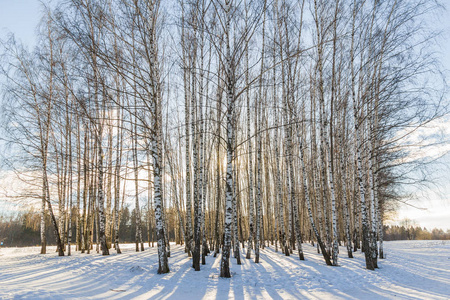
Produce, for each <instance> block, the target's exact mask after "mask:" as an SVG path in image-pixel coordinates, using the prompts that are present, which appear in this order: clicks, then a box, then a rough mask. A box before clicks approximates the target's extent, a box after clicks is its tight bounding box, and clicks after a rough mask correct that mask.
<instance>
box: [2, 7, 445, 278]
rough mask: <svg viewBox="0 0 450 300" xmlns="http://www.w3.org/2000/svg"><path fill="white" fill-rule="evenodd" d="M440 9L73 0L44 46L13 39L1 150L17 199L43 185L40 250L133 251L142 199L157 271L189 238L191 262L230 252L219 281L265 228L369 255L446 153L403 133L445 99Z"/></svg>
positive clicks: (440, 108) (45, 26)
mask: <svg viewBox="0 0 450 300" xmlns="http://www.w3.org/2000/svg"><path fill="white" fill-rule="evenodd" d="M440 9H441V7H440V6H439V4H438V3H436V2H433V1H423V0H413V1H411V0H408V1H406V0H386V1H379V0H372V1H364V0H335V1H325V0H295V1H294V0H292V1H288V0H279V1H266V0H248V1H240V2H236V1H232V0H224V1H218V0H214V1H204V0H196V1H194V0H189V1H181V0H180V1H158V0H146V1H143V0H114V1H113V0H110V1H96V0H70V1H61V2H60V3H58V5H55V7H54V8H45V9H44V11H45V13H44V14H43V16H42V22H41V24H40V27H39V31H38V32H39V42H38V44H37V46H36V47H35V48H34V49H30V50H29V49H27V48H26V47H24V46H23V45H21V44H20V43H18V42H17V41H16V40H15V39H14V37H11V38H10V39H8V40H6V41H2V43H1V47H2V55H1V64H2V69H1V71H2V72H1V74H2V76H3V78H4V84H3V85H2V99H3V101H2V111H1V113H2V129H3V135H2V139H3V141H4V142H5V143H6V144H7V145H8V146H9V148H8V150H9V152H5V153H8V154H7V155H4V156H3V157H2V158H3V160H2V163H3V166H4V168H5V169H6V170H8V171H10V172H9V173H12V174H14V175H16V176H17V177H18V178H19V179H20V180H22V182H23V184H24V186H25V188H24V190H23V191H18V190H17V189H14V188H8V187H7V188H6V189H5V195H4V196H5V197H7V198H9V199H38V200H37V201H36V205H37V207H40V212H39V217H38V219H36V218H37V217H36V215H35V214H33V215H32V216H33V218H32V219H33V220H34V221H33V222H32V224H33V226H34V228H33V230H37V228H36V222H37V221H39V232H40V244H41V253H42V254H45V253H46V245H47V240H49V239H50V238H52V239H54V241H55V243H56V244H57V246H58V252H59V255H60V256H63V255H70V251H71V250H70V249H71V248H70V247H66V246H67V245H71V244H76V246H77V247H76V251H81V252H83V253H84V252H86V251H87V252H89V251H90V249H91V248H93V246H94V244H96V247H98V249H99V251H101V252H102V254H103V255H108V254H109V253H110V249H112V247H113V246H114V248H115V251H117V252H118V253H120V247H119V241H122V240H121V235H120V233H121V230H122V232H124V230H128V226H129V223H122V221H123V222H125V220H126V219H127V218H126V217H124V215H125V212H126V211H128V213H130V209H131V208H126V207H127V206H126V205H124V203H127V204H128V203H130V202H131V203H133V209H132V211H134V214H131V213H130V215H134V216H135V217H134V219H133V218H131V217H130V222H131V223H132V224H133V226H134V228H135V229H134V239H135V243H136V251H144V249H145V246H144V241H145V240H146V238H147V240H148V236H147V237H146V236H145V234H146V233H147V235H148V233H150V235H151V236H152V237H151V239H152V240H155V241H156V243H157V245H158V257H159V269H158V273H167V272H169V271H170V268H169V265H168V260H167V257H168V255H170V243H169V242H170V241H172V240H173V239H174V238H176V237H178V239H179V240H180V241H181V240H183V241H184V244H185V245H186V255H188V256H192V264H193V267H194V269H195V270H197V271H198V270H200V268H201V264H204V263H205V256H206V255H209V254H210V253H211V252H213V253H214V255H218V254H219V253H220V254H221V270H220V276H221V277H230V276H231V272H230V259H231V257H233V258H234V259H236V261H237V263H238V264H239V263H240V260H241V253H242V254H243V253H245V254H246V259H252V257H254V262H255V263H258V262H259V250H260V248H263V247H265V246H266V245H268V244H274V247H275V249H277V250H278V248H279V250H280V252H281V253H283V254H284V255H286V256H289V255H291V254H293V253H294V251H296V252H295V253H296V254H297V255H298V259H299V260H303V259H304V256H303V251H302V243H303V242H311V243H314V244H315V245H317V248H318V252H319V253H320V254H321V255H322V256H323V259H324V261H325V263H326V264H327V265H330V266H337V265H339V249H338V245H339V244H345V245H346V246H347V255H348V256H349V257H352V253H353V251H357V250H361V251H363V252H364V254H365V262H366V267H367V268H368V269H371V270H374V269H376V268H377V261H378V258H383V257H384V254H383V241H384V239H385V238H384V230H383V221H384V217H385V214H386V213H387V212H389V211H392V210H395V208H396V206H397V205H398V203H402V202H405V201H406V200H407V199H409V198H410V195H409V193H408V192H409V190H408V189H407V187H410V186H415V185H418V186H421V185H423V184H424V182H426V181H425V180H426V179H427V175H428V173H427V172H430V170H429V169H427V168H426V163H427V162H429V161H430V160H431V161H432V160H433V159H435V158H436V157H428V156H425V157H424V156H421V155H417V152H416V151H417V149H418V148H417V147H418V145H420V144H421V142H422V140H423V139H426V137H418V138H417V139H415V140H414V139H413V140H408V138H409V137H411V136H412V134H413V133H414V132H415V131H416V130H417V129H419V128H422V127H423V126H425V125H426V124H429V123H430V122H431V121H433V120H436V119H438V118H439V117H442V116H443V115H444V114H445V112H446V107H445V105H444V104H445V102H444V100H445V99H444V95H445V94H444V90H445V80H444V78H442V77H441V73H440V72H439V71H440V69H439V63H438V62H437V61H436V59H435V57H434V53H433V51H432V50H433V48H432V47H430V45H431V44H432V42H433V39H434V37H435V36H436V33H434V32H433V31H432V30H430V28H429V27H428V24H426V22H424V21H423V16H424V15H426V14H429V13H433V12H437V11H440ZM30 217H31V216H30ZM25 220H27V219H26V218H25ZM23 221H24V220H22V224H23ZM127 222H128V220H127ZM30 224H31V223H30ZM124 226H125V228H123V227H124ZM145 226H148V228H150V230H147V232H145ZM49 231H53V235H51V234H50V233H49ZM172 233H173V236H172V235H171V234H172ZM124 238H125V239H126V238H127V237H124ZM240 241H241V242H242V243H241V242H240ZM48 243H49V244H50V242H48ZM52 243H53V242H52ZM341 255H342V254H341Z"/></svg>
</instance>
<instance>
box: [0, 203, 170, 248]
mask: <svg viewBox="0 0 450 300" xmlns="http://www.w3.org/2000/svg"><path fill="white" fill-rule="evenodd" d="M169 211H170V209H169ZM172 214H173V213H171V212H169V216H170V217H169V218H170V219H172V218H171V217H172ZM73 216H75V213H73ZM143 219H147V218H146V216H145V214H144V216H143ZM135 220H136V214H135V210H134V209H132V210H130V209H129V208H128V207H124V208H123V209H122V212H121V215H120V226H119V238H120V242H121V243H132V242H135V235H136V225H135V224H136V221H135ZM46 223H47V226H46V233H45V234H46V236H47V241H49V243H50V245H53V244H54V241H55V233H54V231H53V227H52V226H51V222H50V216H48V215H47V219H46ZM39 228H40V213H39V212H38V211H35V210H29V211H26V212H21V213H18V214H16V215H13V216H3V215H0V242H3V247H27V246H38V245H40V231H39ZM75 229H76V220H75V217H74V219H73V220H72V232H73V235H72V244H74V241H75ZM170 229H171V230H170V231H169V238H170V240H171V241H172V240H178V239H179V235H178V233H177V234H175V232H174V229H173V227H171V228H170ZM142 235H143V237H144V240H146V241H148V240H149V239H152V240H154V236H151V235H149V234H148V223H147V222H142ZM93 237H94V243H96V240H95V239H96V226H94V232H93ZM154 242H155V245H156V240H154Z"/></svg>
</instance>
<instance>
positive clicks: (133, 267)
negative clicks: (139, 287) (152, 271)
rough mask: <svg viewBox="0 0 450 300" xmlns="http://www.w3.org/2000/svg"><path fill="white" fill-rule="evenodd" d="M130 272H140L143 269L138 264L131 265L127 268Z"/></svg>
mask: <svg viewBox="0 0 450 300" xmlns="http://www.w3.org/2000/svg"><path fill="white" fill-rule="evenodd" d="M129 271H130V272H131V273H142V272H144V271H145V270H144V269H143V268H141V267H140V266H132V267H131V268H130V270H129Z"/></svg>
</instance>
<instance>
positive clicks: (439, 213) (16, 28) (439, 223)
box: [0, 0, 450, 229]
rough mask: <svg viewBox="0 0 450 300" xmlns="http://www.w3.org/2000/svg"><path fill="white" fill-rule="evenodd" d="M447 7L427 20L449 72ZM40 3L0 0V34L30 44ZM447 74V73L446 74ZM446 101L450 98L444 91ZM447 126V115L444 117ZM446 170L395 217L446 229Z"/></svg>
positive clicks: (449, 224)
mask: <svg viewBox="0 0 450 300" xmlns="http://www.w3.org/2000/svg"><path fill="white" fill-rule="evenodd" d="M441 3H442V4H443V5H444V6H446V8H447V11H445V12H443V13H439V14H434V15H430V16H429V20H427V22H428V24H429V25H430V26H432V27H434V26H435V28H433V29H436V30H441V31H442V33H443V34H442V36H441V37H440V38H439V41H438V49H437V51H438V55H439V57H440V59H441V62H442V64H443V66H444V68H445V69H446V70H447V73H448V74H450V0H445V1H441ZM41 11H42V5H41V4H40V1H38V0H0V38H2V39H3V38H5V37H6V36H7V34H8V33H10V32H12V33H14V35H15V37H16V38H17V39H18V40H20V41H21V42H23V43H24V44H26V45H28V46H29V47H31V46H32V45H33V44H34V43H35V32H36V26H37V24H38V23H39V20H40V15H41ZM449 78H450V77H449ZM446 98H447V99H446V101H450V95H447V97H446ZM447 120H449V121H448V127H449V128H450V119H447ZM442 162H443V163H445V164H447V167H448V168H447V170H446V171H445V170H444V171H440V172H439V174H438V181H437V182H436V183H437V186H438V188H436V187H431V188H430V189H429V190H427V191H424V192H422V196H421V197H420V199H421V200H420V202H416V203H414V204H415V205H417V206H420V207H425V208H427V210H426V211H423V210H417V209H414V208H411V207H408V206H401V208H400V210H399V212H398V216H397V219H402V218H405V217H408V218H410V219H413V220H415V221H416V222H417V223H419V224H420V225H421V226H425V227H427V228H432V227H440V228H444V229H450V176H448V175H449V173H450V155H446V157H445V158H444V159H443V160H442Z"/></svg>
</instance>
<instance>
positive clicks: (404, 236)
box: [384, 225, 450, 241]
mask: <svg viewBox="0 0 450 300" xmlns="http://www.w3.org/2000/svg"><path fill="white" fill-rule="evenodd" d="M384 240H385V241H396V240H450V230H447V232H445V231H444V230H442V229H438V228H434V229H432V230H428V229H427V228H425V227H423V228H422V227H420V226H398V225H394V226H384Z"/></svg>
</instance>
